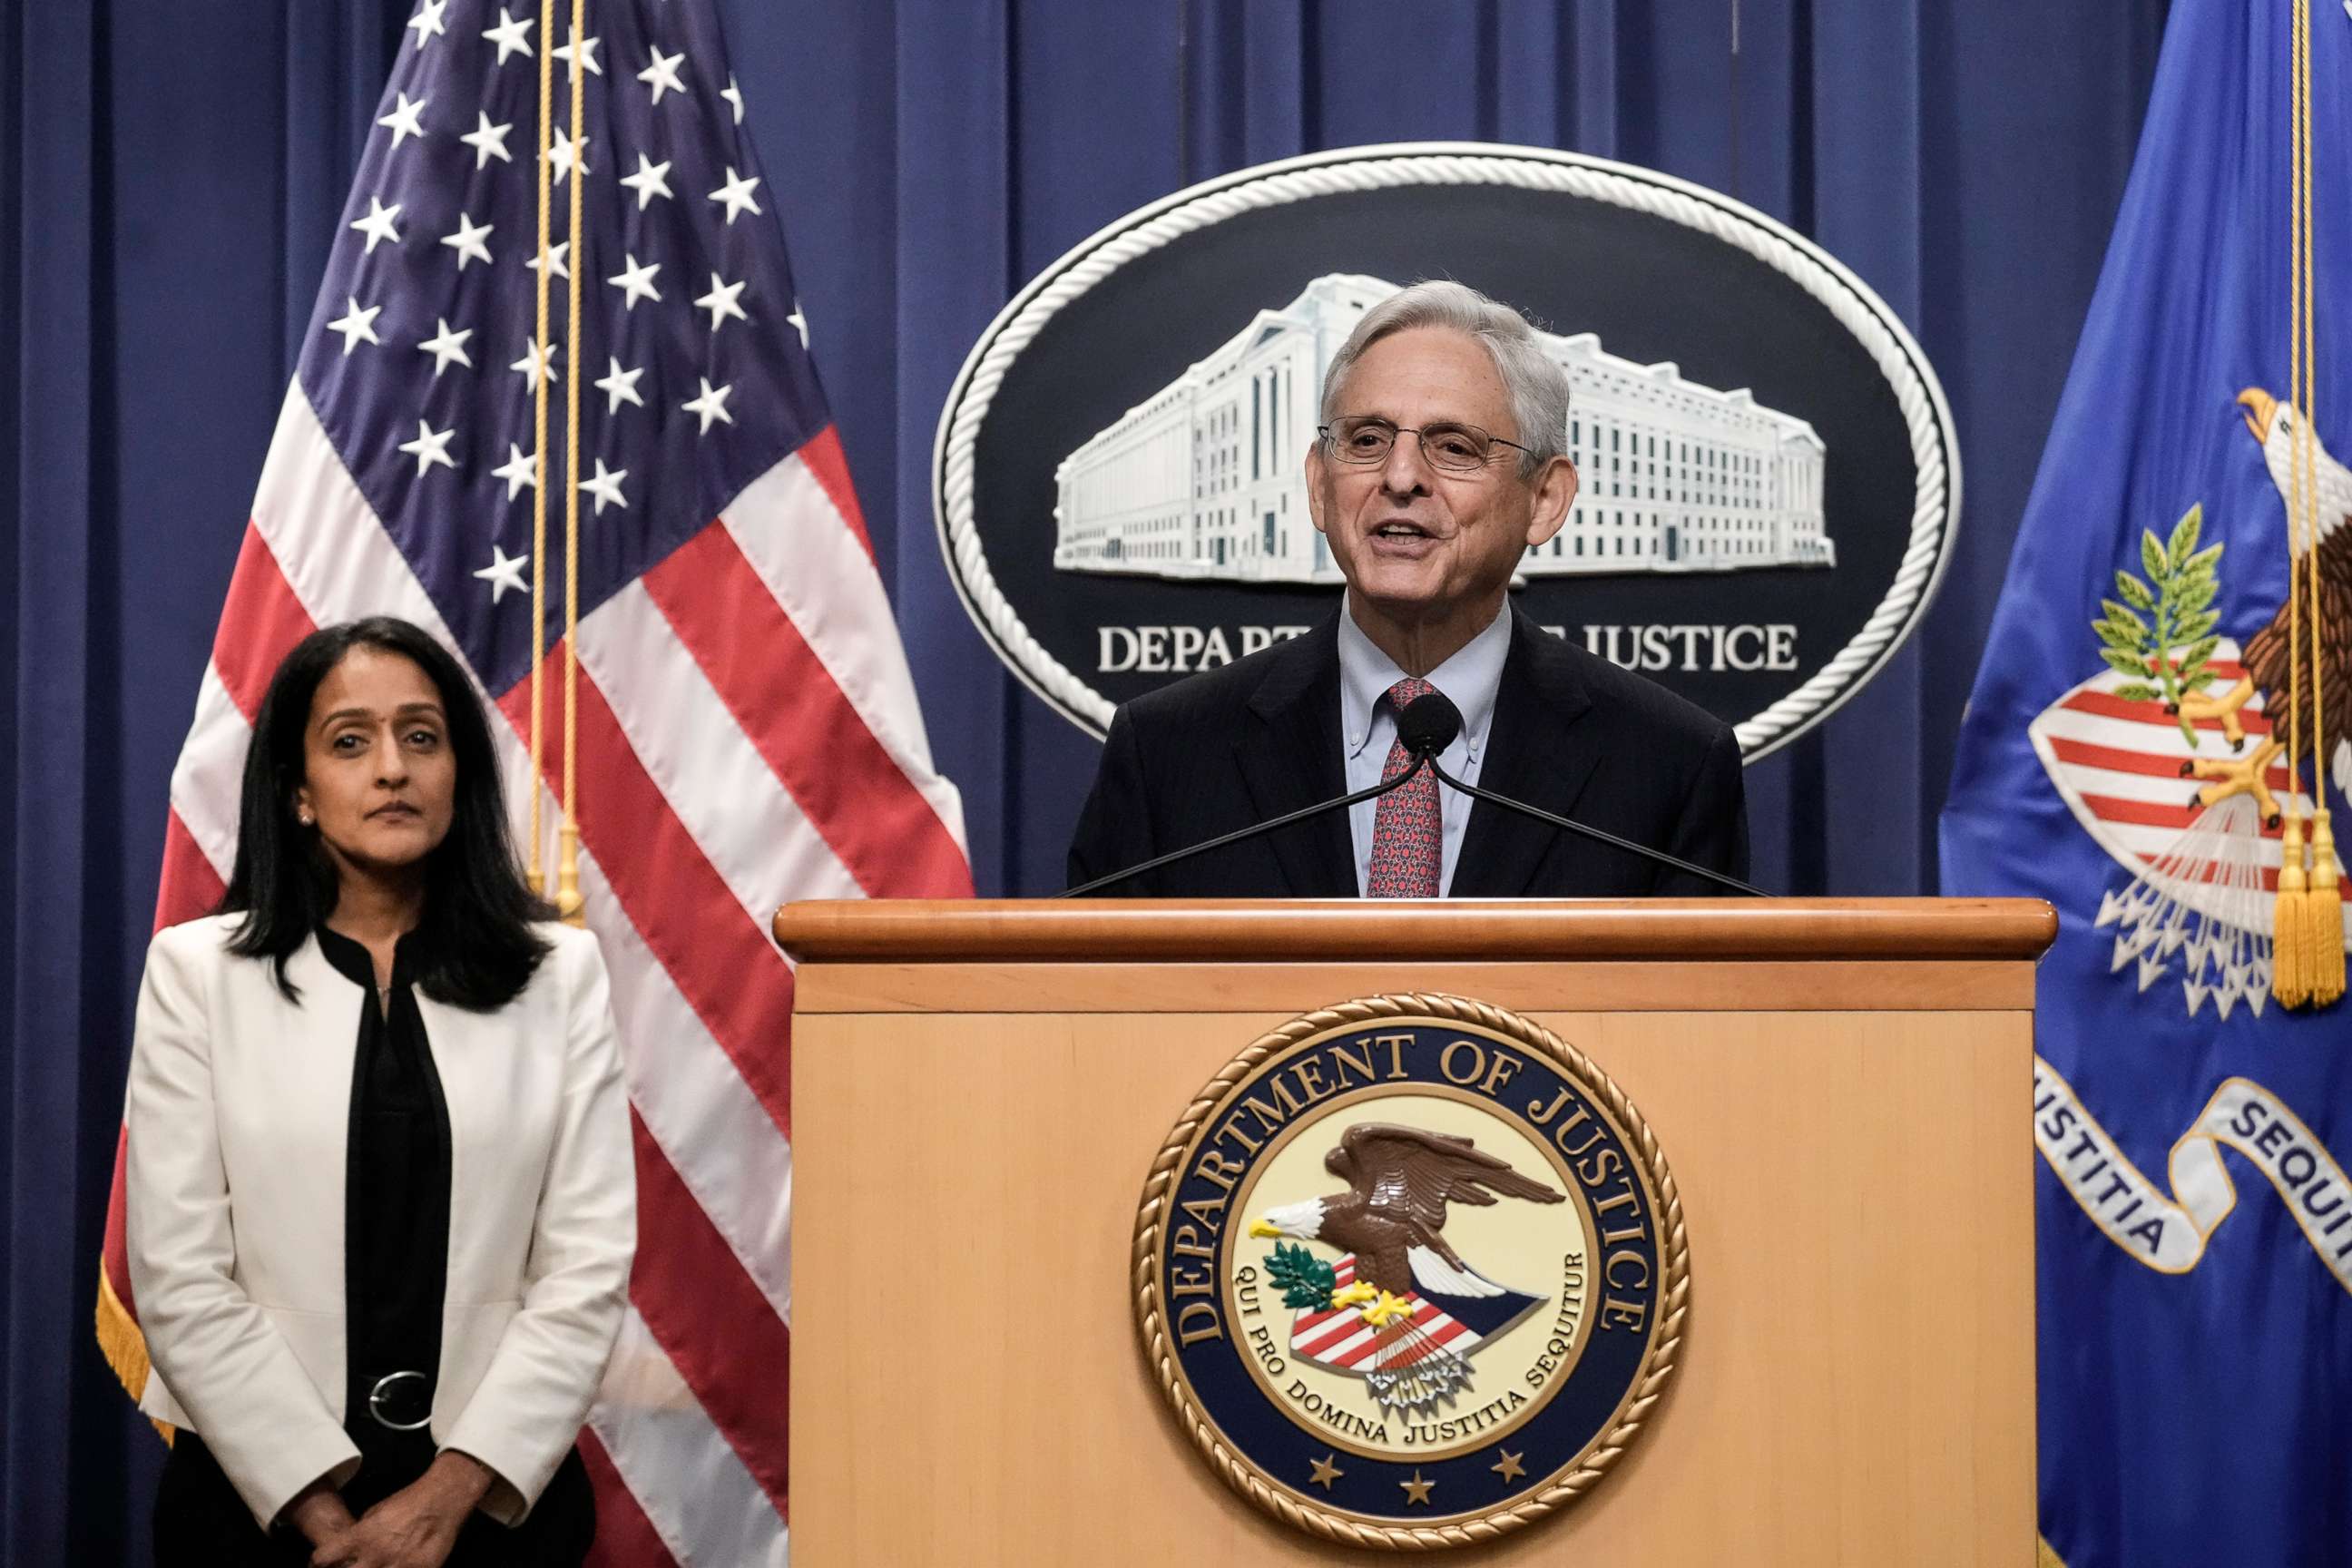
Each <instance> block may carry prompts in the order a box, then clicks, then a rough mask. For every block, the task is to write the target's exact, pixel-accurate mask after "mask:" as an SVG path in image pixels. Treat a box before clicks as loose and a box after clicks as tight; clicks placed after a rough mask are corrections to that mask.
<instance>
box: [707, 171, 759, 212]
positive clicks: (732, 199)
mask: <svg viewBox="0 0 2352 1568" xmlns="http://www.w3.org/2000/svg"><path fill="white" fill-rule="evenodd" d="M759 183H760V177H759V176H758V175H757V174H751V175H743V174H737V173H736V172H735V165H734V164H732V163H730V164H728V165H727V183H726V184H723V185H721V186H719V189H717V190H715V191H713V192H711V193H710V199H711V200H712V201H714V202H724V203H725V204H726V205H727V224H728V226H729V227H730V228H731V227H733V226H734V224H735V219H736V218H737V216H740V214H741V213H742V211H743V209H744V208H746V207H749V208H751V211H753V212H758V211H759V210H760V204H759V203H758V202H755V201H753V200H752V199H751V189H752V187H753V186H755V185H757V184H759Z"/></svg>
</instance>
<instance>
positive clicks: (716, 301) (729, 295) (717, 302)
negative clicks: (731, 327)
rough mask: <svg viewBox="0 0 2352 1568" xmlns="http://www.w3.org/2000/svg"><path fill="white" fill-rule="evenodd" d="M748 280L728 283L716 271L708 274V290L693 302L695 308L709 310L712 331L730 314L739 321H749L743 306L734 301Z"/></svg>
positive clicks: (749, 280) (747, 284)
mask: <svg viewBox="0 0 2352 1568" xmlns="http://www.w3.org/2000/svg"><path fill="white" fill-rule="evenodd" d="M750 282H751V279H744V280H743V281H742V282H741V283H729V282H726V281H725V280H723V279H720V277H719V274H718V273H716V272H714V273H712V274H711V275H710V292H709V293H708V294H705V295H704V296H703V297H702V298H701V299H699V300H696V301H695V302H694V304H695V308H696V309H697V310H708V311H709V312H710V330H711V331H714V332H716V331H718V330H719V326H720V324H721V323H723V322H724V321H726V320H727V318H728V317H730V316H732V317H734V318H735V319H736V320H737V321H750V320H751V317H749V316H747V315H745V314H744V313H743V307H742V306H740V305H739V304H737V303H736V302H735V300H736V299H737V298H738V297H739V296H740V295H741V293H742V292H743V290H744V289H745V288H746V287H748V286H749V285H750Z"/></svg>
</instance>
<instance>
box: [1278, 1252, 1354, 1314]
mask: <svg viewBox="0 0 2352 1568" xmlns="http://www.w3.org/2000/svg"><path fill="white" fill-rule="evenodd" d="M1265 1277H1266V1279H1268V1280H1270V1281H1272V1282H1273V1284H1274V1286H1275V1288H1276V1289H1278V1290H1280V1291H1281V1292H1282V1304H1283V1305H1284V1306H1286V1307H1291V1308H1303V1309H1305V1310H1308V1311H1321V1310H1323V1309H1324V1308H1326V1307H1328V1306H1329V1305H1330V1304H1331V1292H1332V1291H1333V1290H1335V1289H1338V1288H1339V1272H1338V1271H1337V1270H1336V1269H1334V1268H1332V1267H1331V1266H1330V1265H1329V1264H1328V1263H1326V1262H1324V1261H1323V1260H1322V1259H1320V1258H1317V1257H1316V1256H1315V1255H1314V1254H1313V1253H1311V1252H1309V1251H1307V1249H1306V1248H1305V1247H1297V1246H1291V1247H1286V1246H1284V1245H1282V1244H1281V1243H1280V1242H1276V1244H1275V1247H1274V1250H1273V1251H1272V1252H1270V1253H1268V1254H1266V1258H1265Z"/></svg>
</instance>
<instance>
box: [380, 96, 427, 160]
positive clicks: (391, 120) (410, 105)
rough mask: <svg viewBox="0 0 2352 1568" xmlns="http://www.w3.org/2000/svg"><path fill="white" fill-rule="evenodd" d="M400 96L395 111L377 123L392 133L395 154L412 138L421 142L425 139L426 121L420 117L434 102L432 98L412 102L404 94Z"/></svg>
mask: <svg viewBox="0 0 2352 1568" xmlns="http://www.w3.org/2000/svg"><path fill="white" fill-rule="evenodd" d="M398 96H399V98H400V102H399V103H398V104H397V105H395V106H394V109H393V111H392V112H391V113H390V114H387V115H385V116H384V117H383V119H381V120H379V121H376V123H377V124H378V125H381V126H383V128H384V129H385V130H386V131H389V132H392V145H393V149H394V151H395V152H396V151H398V150H399V147H400V144H401V143H402V142H405V141H406V140H408V138H410V137H411V136H414V137H415V138H416V139H417V140H418V141H420V142H422V141H423V140H424V139H425V121H423V120H421V119H419V118H418V116H420V115H422V114H423V113H424V112H425V105H426V104H428V103H430V102H432V101H433V100H431V99H430V98H420V99H417V100H415V101H414V102H411V101H410V100H409V97H408V95H407V94H406V93H401V94H399V95H398Z"/></svg>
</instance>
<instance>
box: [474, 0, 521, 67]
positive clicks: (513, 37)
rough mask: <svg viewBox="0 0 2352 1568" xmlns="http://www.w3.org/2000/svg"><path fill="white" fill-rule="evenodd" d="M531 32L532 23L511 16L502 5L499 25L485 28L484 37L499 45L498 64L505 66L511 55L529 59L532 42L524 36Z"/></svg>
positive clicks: (483, 30)
mask: <svg viewBox="0 0 2352 1568" xmlns="http://www.w3.org/2000/svg"><path fill="white" fill-rule="evenodd" d="M529 32H530V22H529V21H528V20H526V19H524V18H521V17H517V16H509V15H508V14H507V8H506V7H505V6H503V5H501V6H499V25H498V26H495V27H485V28H483V29H482V37H485V38H487V39H488V40H489V41H490V42H491V43H494V44H496V45H498V47H499V58H498V63H499V65H504V64H506V63H507V57H508V56H509V55H514V54H520V55H522V56H525V57H526V58H527V57H529V55H530V39H529V38H528V37H524V35H525V34H527V33H529Z"/></svg>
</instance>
